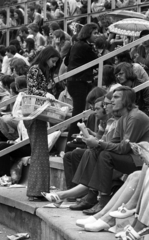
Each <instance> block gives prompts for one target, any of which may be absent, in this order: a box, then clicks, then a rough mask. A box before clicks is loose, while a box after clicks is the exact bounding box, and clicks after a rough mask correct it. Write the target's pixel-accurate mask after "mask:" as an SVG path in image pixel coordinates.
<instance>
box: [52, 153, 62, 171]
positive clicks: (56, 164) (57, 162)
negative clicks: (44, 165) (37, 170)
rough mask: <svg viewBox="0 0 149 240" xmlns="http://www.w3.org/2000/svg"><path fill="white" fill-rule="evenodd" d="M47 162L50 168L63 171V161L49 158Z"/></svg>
mask: <svg viewBox="0 0 149 240" xmlns="http://www.w3.org/2000/svg"><path fill="white" fill-rule="evenodd" d="M49 161H50V168H56V169H60V170H64V166H63V159H62V158H61V157H51V156H50V158H49Z"/></svg>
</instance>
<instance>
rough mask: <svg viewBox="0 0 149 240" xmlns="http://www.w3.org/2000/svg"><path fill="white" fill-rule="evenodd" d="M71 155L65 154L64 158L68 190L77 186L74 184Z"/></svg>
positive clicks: (69, 153)
mask: <svg viewBox="0 0 149 240" xmlns="http://www.w3.org/2000/svg"><path fill="white" fill-rule="evenodd" d="M71 154H72V152H67V153H65V155H64V158H63V165H64V174H65V179H66V186H67V189H71V188H73V187H74V186H75V184H74V183H73V182H72V179H73V174H72V164H71Z"/></svg>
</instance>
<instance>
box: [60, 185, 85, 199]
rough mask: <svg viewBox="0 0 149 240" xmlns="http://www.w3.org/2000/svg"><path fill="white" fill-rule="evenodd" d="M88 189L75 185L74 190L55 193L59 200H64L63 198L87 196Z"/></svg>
mask: <svg viewBox="0 0 149 240" xmlns="http://www.w3.org/2000/svg"><path fill="white" fill-rule="evenodd" d="M87 192H88V188H87V187H86V186H84V185H82V184H79V185H77V186H76V187H74V188H71V189H68V190H65V191H60V192H56V194H57V195H58V196H59V197H60V199H62V200H63V199H65V198H72V197H75V198H77V197H82V196H83V195H85V194H87Z"/></svg>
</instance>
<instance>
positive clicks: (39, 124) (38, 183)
mask: <svg viewBox="0 0 149 240" xmlns="http://www.w3.org/2000/svg"><path fill="white" fill-rule="evenodd" d="M25 125H26V126H27V130H28V135H29V139H30V145H31V163H30V167H29V174H28V188H27V196H28V197H29V198H30V199H31V198H32V197H41V196H42V195H41V192H49V185H50V172H49V151H48V142H47V123H46V122H44V121H41V120H38V119H34V120H33V121H25ZM41 139H42V141H41Z"/></svg>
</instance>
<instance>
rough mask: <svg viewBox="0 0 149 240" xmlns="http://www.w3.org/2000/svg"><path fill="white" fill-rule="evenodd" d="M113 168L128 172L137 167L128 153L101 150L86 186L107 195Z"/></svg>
mask: <svg viewBox="0 0 149 240" xmlns="http://www.w3.org/2000/svg"><path fill="white" fill-rule="evenodd" d="M113 169H116V170H118V171H120V172H122V173H125V174H130V173H132V172H134V171H136V170H137V167H136V165H135V163H134V162H133V159H132V157H131V156H130V155H119V154H116V153H113V152H110V151H102V152H101V153H100V155H99V157H98V160H97V164H96V167H95V168H94V172H93V174H92V178H91V180H90V183H89V185H88V186H89V187H91V188H93V189H96V190H98V191H100V192H101V193H103V194H106V195H109V194H110V193H111V185H112V175H113Z"/></svg>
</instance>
